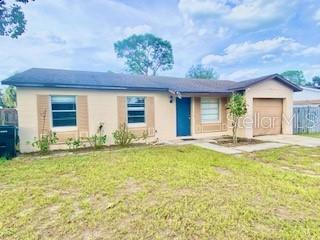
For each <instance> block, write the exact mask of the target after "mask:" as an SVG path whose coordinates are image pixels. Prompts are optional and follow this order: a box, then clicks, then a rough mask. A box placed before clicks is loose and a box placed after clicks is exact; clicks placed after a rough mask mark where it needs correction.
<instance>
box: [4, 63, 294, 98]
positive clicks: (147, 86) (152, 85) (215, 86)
mask: <svg viewBox="0 0 320 240" xmlns="http://www.w3.org/2000/svg"><path fill="white" fill-rule="evenodd" d="M273 76H275V75H270V76H265V77H262V78H258V79H252V80H247V81H243V82H233V81H228V80H218V81H212V80H199V79H188V78H175V77H160V76H142V75H128V74H119V73H112V72H88V71H71V70H57V69H40V68H32V69H29V70H27V71H25V72H22V73H18V74H16V75H14V76H12V77H10V78H8V79H6V80H4V81H2V84H7V85H14V86H20V87H22V86H23V87H56V88H87V89H109V90H117V89H119V90H147V91H174V92H181V93H231V92H233V91H236V90H243V89H245V88H247V87H248V86H250V85H252V84H255V83H257V82H260V81H262V80H265V79H269V78H272V77H273ZM280 80H281V81H284V83H285V84H287V85H288V86H289V87H291V88H292V89H293V90H295V91H296V90H298V89H299V88H298V87H297V86H296V85H294V84H291V83H290V84H289V83H288V82H289V81H287V80H285V79H283V78H282V79H280Z"/></svg>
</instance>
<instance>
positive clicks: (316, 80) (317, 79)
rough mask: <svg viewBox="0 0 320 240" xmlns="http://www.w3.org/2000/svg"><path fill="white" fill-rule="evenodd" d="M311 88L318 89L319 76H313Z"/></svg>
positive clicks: (319, 84)
mask: <svg viewBox="0 0 320 240" xmlns="http://www.w3.org/2000/svg"><path fill="white" fill-rule="evenodd" d="M312 86H313V87H315V88H320V76H314V77H313V78H312Z"/></svg>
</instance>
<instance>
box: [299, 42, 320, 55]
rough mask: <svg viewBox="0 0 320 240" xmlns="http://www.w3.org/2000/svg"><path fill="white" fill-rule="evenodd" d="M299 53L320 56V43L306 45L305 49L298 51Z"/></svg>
mask: <svg viewBox="0 0 320 240" xmlns="http://www.w3.org/2000/svg"><path fill="white" fill-rule="evenodd" d="M297 55H303V56H317V55H318V56H320V44H318V45H316V46H311V47H306V48H305V49H303V51H301V52H298V53H297Z"/></svg>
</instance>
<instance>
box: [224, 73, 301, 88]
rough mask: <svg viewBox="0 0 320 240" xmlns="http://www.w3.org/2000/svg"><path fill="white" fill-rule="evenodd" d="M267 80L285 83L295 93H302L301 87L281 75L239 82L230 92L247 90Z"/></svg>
mask: <svg viewBox="0 0 320 240" xmlns="http://www.w3.org/2000/svg"><path fill="white" fill-rule="evenodd" d="M267 79H273V80H276V81H279V82H281V83H283V84H284V85H286V86H288V87H289V88H291V89H293V90H294V91H295V92H298V91H302V88H301V87H299V86H297V85H295V84H294V83H292V82H290V81H289V80H287V79H285V78H284V77H282V76H281V75H280V74H272V75H267V76H262V77H258V78H253V79H249V80H245V81H241V82H237V83H235V84H234V85H233V86H232V87H231V88H230V90H234V91H238V90H245V89H246V88H248V87H250V86H252V85H254V84H257V83H259V82H262V81H264V80H267Z"/></svg>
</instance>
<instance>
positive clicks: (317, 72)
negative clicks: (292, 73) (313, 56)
mask: <svg viewBox="0 0 320 240" xmlns="http://www.w3.org/2000/svg"><path fill="white" fill-rule="evenodd" d="M303 73H304V76H305V77H306V79H308V80H311V79H312V78H313V77H314V76H320V64H314V65H310V66H307V67H304V68H303Z"/></svg>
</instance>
